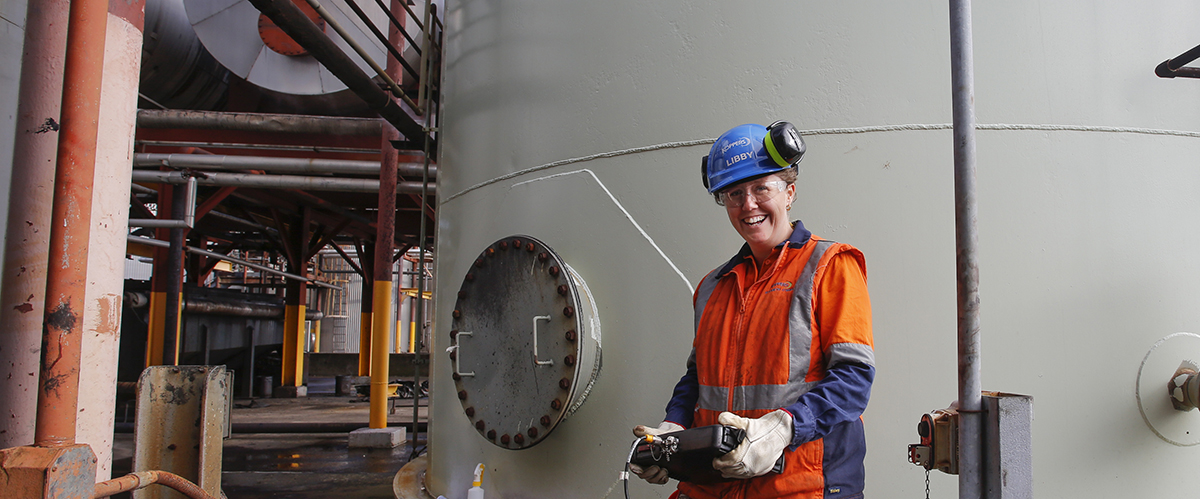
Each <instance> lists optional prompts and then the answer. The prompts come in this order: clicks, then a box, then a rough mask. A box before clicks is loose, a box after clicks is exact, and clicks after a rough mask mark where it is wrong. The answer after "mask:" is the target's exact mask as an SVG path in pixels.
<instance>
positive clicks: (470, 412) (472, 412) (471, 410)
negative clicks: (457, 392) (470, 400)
mask: <svg viewBox="0 0 1200 499" xmlns="http://www.w3.org/2000/svg"><path fill="white" fill-rule="evenodd" d="M463 412H465V413H467V417H468V418H473V417H475V408H474V407H468V408H466V409H464V410H463Z"/></svg>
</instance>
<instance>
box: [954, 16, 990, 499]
mask: <svg viewBox="0 0 1200 499" xmlns="http://www.w3.org/2000/svg"><path fill="white" fill-rule="evenodd" d="M971 44H972V42H971V1H970V0H950V81H951V85H952V93H953V102H954V227H955V241H954V242H955V260H956V262H955V271H956V272H955V274H956V276H957V279H958V403H959V411H960V420H959V427H958V432H959V434H958V445H959V449H958V453H959V455H958V459H959V461H958V470H959V471H958V497H959V499H979V498H981V497H983V490H984V488H983V483H982V482H983V473H982V470H983V467H982V462H981V461H982V449H981V446H982V442H983V432H982V425H981V422H982V419H983V418H982V417H981V416H982V414H981V413H980V412H979V411H980V410H981V409H982V405H983V402H982V396H981V394H980V391H981V390H982V382H981V380H980V365H979V364H980V363H979V262H978V260H977V259H976V247H977V246H978V242H979V238H978V236H977V234H976V231H975V225H976V223H975V222H976V218H977V217H976V215H977V211H978V210H977V206H976V202H975V75H974V72H975V69H974V62H973V60H972V47H971Z"/></svg>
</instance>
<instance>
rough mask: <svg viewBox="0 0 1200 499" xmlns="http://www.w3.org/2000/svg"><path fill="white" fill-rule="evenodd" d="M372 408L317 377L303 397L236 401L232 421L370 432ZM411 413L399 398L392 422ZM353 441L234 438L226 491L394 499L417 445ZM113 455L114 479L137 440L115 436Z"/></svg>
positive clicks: (309, 436) (228, 450) (319, 436)
mask: <svg viewBox="0 0 1200 499" xmlns="http://www.w3.org/2000/svg"><path fill="white" fill-rule="evenodd" d="M428 401H429V400H428V399H427V398H426V399H421V401H420V402H421V407H420V412H419V415H420V416H419V417H420V419H419V421H421V422H424V421H426V411H427V405H428ZM369 406H370V404H369V403H367V402H365V401H361V400H360V399H359V398H358V397H337V396H334V395H333V384H332V379H322V378H317V379H310V380H309V396H308V397H305V398H297V399H255V400H253V404H251V400H249V399H246V400H241V399H238V400H235V401H234V407H235V408H234V410H233V414H232V415H231V420H232V422H233V423H235V424H237V423H296V422H362V424H363V426H366V424H367V421H368V410H369ZM412 410H413V406H412V399H399V400H397V403H396V411H395V413H394V414H390V415H389V416H388V422H389V423H408V424H411V423H412ZM409 437H410V438H411V435H409ZM420 438H421V440H420V441H419V442H418V444H419V445H418V447H421V445H423V444H424V435H423V434H422V435H421V436H420ZM347 439H348V436H347V434H345V433H305V434H264V433H234V434H233V436H232V437H231V438H230V439H228V440H226V441H225V446H224V456H223V460H222V464H223V469H222V474H221V483H222V489H223V490H224V492H225V495H226V496H227V497H228V498H229V499H242V498H260V497H278V498H296V499H308V498H313V499H315V498H329V497H340V498H346V499H349V498H364V499H366V498H369V499H392V498H394V497H395V496H394V494H393V492H392V481H393V478H394V477H395V475H396V472H397V471H399V470H400V467H401V466H404V464H405V463H407V462H408V461H409V458H410V456H411V455H412V446H411V445H410V444H409V443H405V444H403V445H401V446H399V447H397V448H395V449H391V450H382V449H379V450H376V449H350V448H348V447H347V445H346V443H347ZM422 450H423V449H422ZM113 454H114V456H113V476H121V475H124V474H125V473H128V472H129V469H130V466H131V464H132V456H133V435H132V434H129V433H125V434H117V435H116V437H115V442H114V449H113ZM114 497H118V498H120V497H122V496H114ZM124 497H128V495H125V496H124Z"/></svg>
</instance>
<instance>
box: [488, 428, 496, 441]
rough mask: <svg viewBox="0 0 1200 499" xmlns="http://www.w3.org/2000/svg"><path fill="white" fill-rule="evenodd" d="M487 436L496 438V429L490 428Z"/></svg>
mask: <svg viewBox="0 0 1200 499" xmlns="http://www.w3.org/2000/svg"><path fill="white" fill-rule="evenodd" d="M487 437H488V440H495V439H496V430H488V433H487Z"/></svg>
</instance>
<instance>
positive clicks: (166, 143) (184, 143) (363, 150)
mask: <svg viewBox="0 0 1200 499" xmlns="http://www.w3.org/2000/svg"><path fill="white" fill-rule="evenodd" d="M133 145H134V146H157V147H180V148H184V147H195V148H198V149H204V148H207V149H259V150H264V151H304V152H315V153H349V154H379V149H371V148H367V147H331V146H305V145H291V144H248V143H245V142H200V141H193V140H142V139H138V140H134V141H133ZM206 152H207V151H206ZM208 154H212V153H208Z"/></svg>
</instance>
